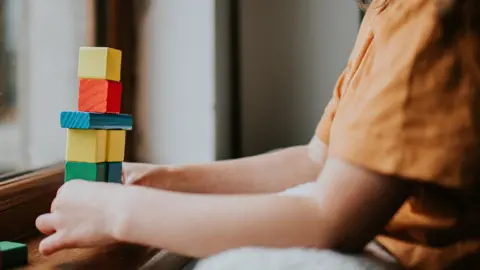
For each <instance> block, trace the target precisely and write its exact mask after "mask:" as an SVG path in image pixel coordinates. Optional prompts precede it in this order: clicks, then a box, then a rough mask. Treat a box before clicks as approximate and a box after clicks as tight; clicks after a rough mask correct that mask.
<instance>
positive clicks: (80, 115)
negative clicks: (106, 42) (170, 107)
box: [60, 47, 133, 183]
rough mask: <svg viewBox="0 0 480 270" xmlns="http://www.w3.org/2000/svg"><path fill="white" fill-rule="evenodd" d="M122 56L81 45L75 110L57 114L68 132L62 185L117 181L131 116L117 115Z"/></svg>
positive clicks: (115, 52)
mask: <svg viewBox="0 0 480 270" xmlns="http://www.w3.org/2000/svg"><path fill="white" fill-rule="evenodd" d="M121 61H122V52H121V51H119V50H116V49H112V48H105V47H81V48H80V51H79V61H78V77H79V79H80V83H79V89H78V111H65V112H62V113H61V115H60V124H61V127H62V128H66V129H67V147H66V148H67V150H66V163H65V181H69V180H74V179H81V180H87V181H99V182H113V183H121V181H122V163H123V161H124V157H125V140H126V131H127V130H131V129H132V122H133V121H132V116H131V115H127V114H121V113H120V107H121V106H120V104H121V100H122V83H121V81H120V74H121Z"/></svg>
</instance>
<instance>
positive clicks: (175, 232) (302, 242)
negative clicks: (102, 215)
mask: <svg viewBox="0 0 480 270" xmlns="http://www.w3.org/2000/svg"><path fill="white" fill-rule="evenodd" d="M123 192H125V194H124V195H123V197H124V198H128V199H127V201H124V203H121V204H123V205H121V208H120V209H119V210H118V214H119V216H120V218H118V219H116V221H115V222H116V225H114V228H115V229H114V231H115V233H114V234H115V235H116V237H117V238H118V240H119V241H125V242H130V243H136V244H141V245H146V246H154V247H158V248H164V249H167V250H169V251H173V252H177V253H180V254H184V255H189V256H194V257H205V256H209V255H212V254H215V253H217V252H220V251H224V250H228V249H232V248H237V247H243V246H269V247H293V246H298V247H307V246H310V247H312V246H316V247H318V246H321V247H325V248H328V247H329V246H328V241H326V239H325V238H322V237H321V231H322V222H321V220H322V218H321V213H320V211H319V206H318V205H317V203H316V202H315V201H314V200H313V199H310V198H301V197H286V196H276V195H251V196H228V197H227V196H204V195H190V194H179V193H171V192H165V191H158V190H151V189H146V188H141V187H128V188H126V189H125V190H123ZM322 239H323V240H325V241H322Z"/></svg>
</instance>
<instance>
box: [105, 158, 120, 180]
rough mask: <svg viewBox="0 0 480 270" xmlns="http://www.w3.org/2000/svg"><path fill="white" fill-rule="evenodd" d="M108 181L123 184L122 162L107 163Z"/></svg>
mask: <svg viewBox="0 0 480 270" xmlns="http://www.w3.org/2000/svg"><path fill="white" fill-rule="evenodd" d="M107 168H108V173H107V181H108V182H110V183H118V184H121V183H122V162H109V163H107Z"/></svg>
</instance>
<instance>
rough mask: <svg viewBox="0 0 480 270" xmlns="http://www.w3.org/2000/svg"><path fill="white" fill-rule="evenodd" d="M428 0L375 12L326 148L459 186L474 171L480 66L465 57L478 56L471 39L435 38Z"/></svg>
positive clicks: (479, 151) (436, 26)
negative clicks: (358, 65) (366, 48)
mask: <svg viewBox="0 0 480 270" xmlns="http://www.w3.org/2000/svg"><path fill="white" fill-rule="evenodd" d="M429 2H430V3H429ZM435 2H436V1H428V0H411V1H392V3H393V4H392V6H389V7H388V8H387V9H385V10H384V11H383V12H382V14H381V16H378V17H377V18H376V21H375V24H373V25H372V30H373V33H374V41H373V43H372V46H371V47H370V48H369V51H368V53H367V55H366V56H365V58H364V60H363V62H362V66H361V68H360V69H359V70H358V71H357V73H356V74H355V78H353V79H352V81H351V82H350V83H349V88H348V89H347V91H346V92H345V93H344V94H343V95H342V98H341V100H340V101H339V102H338V105H337V107H336V110H335V118H334V119H333V122H332V127H331V133H330V140H329V141H330V144H329V155H330V156H335V157H339V158H342V159H344V160H346V161H349V162H351V163H353V164H357V165H359V166H362V167H365V168H367V169H370V170H372V171H376V172H378V173H382V174H387V175H395V176H399V177H401V178H405V179H411V180H415V181H423V182H429V183H433V184H438V185H442V186H446V187H455V188H459V187H465V186H468V185H470V184H472V183H474V181H478V180H476V179H478V178H479V177H480V173H479V171H480V164H479V162H480V147H479V145H480V141H479V139H478V138H479V135H480V92H479V89H480V87H479V82H478V80H479V78H480V74H479V70H480V69H479V66H478V61H472V60H469V58H471V59H479V52H478V46H474V44H478V38H477V39H473V38H472V36H467V34H465V36H458V37H457V40H456V41H455V42H454V43H453V44H455V45H453V46H448V47H447V46H444V45H442V44H444V43H441V42H435V38H436V37H439V36H438V35H439V33H440V32H441V24H440V22H439V19H438V17H439V16H438V13H437V11H436V9H435ZM432 40H433V43H430V41H432ZM469 42H472V43H469ZM427 44H433V45H432V46H430V47H428V49H427V50H425V49H424V48H426V45H427ZM466 51H467V52H468V53H466Z"/></svg>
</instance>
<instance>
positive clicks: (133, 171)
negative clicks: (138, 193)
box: [122, 162, 171, 189]
mask: <svg viewBox="0 0 480 270" xmlns="http://www.w3.org/2000/svg"><path fill="white" fill-rule="evenodd" d="M169 171H170V169H169V167H167V166H160V165H153V164H147V163H128V162H124V163H123V171H122V182H123V183H124V184H125V185H139V186H146V187H154V188H161V189H168V186H169V184H168V183H169V180H170V178H171V174H170V173H169Z"/></svg>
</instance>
